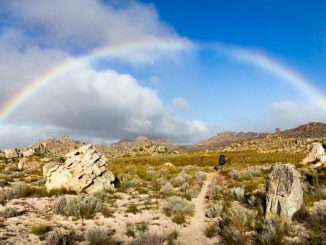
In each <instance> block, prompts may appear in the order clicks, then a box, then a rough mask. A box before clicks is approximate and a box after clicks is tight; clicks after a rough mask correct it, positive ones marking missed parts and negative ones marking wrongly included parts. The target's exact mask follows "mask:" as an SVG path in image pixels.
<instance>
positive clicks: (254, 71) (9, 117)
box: [0, 0, 326, 149]
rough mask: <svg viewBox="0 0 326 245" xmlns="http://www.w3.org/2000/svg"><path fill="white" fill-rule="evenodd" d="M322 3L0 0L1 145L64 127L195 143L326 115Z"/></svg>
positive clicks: (90, 134)
mask: <svg viewBox="0 0 326 245" xmlns="http://www.w3.org/2000/svg"><path fill="white" fill-rule="evenodd" d="M325 10H326V3H325V2H324V1H319V0H315V1H313V2H312V1H303V0H297V1H292V0H289V1H279V0H274V1H269V0H264V1H261V0H250V1H240V0H238V1H235V0H228V1H222V0H206V1H189V0H188V1H186V0H177V1H166V0H165V1H163V0H162V1H151V0H143V1H130V0H120V1H118V0H70V1H65V0H57V1H51V0H30V1H24V0H11V1H6V0H0V85H1V89H0V148H2V149H4V148H10V147H21V146H25V145H28V144H31V143H33V142H35V141H37V140H39V139H45V138H52V137H56V138H58V137H61V136H62V135H64V134H68V135H70V136H72V137H74V138H76V139H79V140H82V141H84V142H93V143H112V142H115V141H118V140H120V139H125V138H129V139H131V138H134V137H137V136H139V135H145V136H148V137H167V138H171V139H173V140H175V141H177V142H179V143H185V144H189V143H194V142H198V141H199V140H202V139H205V138H207V137H210V136H212V135H215V134H216V133H217V132H221V131H225V130H233V131H255V132H273V131H274V130H275V128H281V129H287V128H292V127H296V126H298V125H299V124H303V123H307V122H310V121H321V122H326V81H325V77H326V69H325V67H326V15H325V14H324V12H325ZM32 85H33V86H32ZM31 87H33V89H31ZM28 88H29V89H28Z"/></svg>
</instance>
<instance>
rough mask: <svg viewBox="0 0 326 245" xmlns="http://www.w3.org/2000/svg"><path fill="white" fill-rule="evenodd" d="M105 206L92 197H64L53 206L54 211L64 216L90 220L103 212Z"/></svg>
mask: <svg viewBox="0 0 326 245" xmlns="http://www.w3.org/2000/svg"><path fill="white" fill-rule="evenodd" d="M102 208H103V204H102V203H101V202H100V200H99V199H97V198H94V197H92V196H77V197H75V196H63V197H61V198H60V199H59V200H58V201H57V202H56V203H55V205H54V206H53V211H54V212H55V213H57V214H61V215H64V216H74V217H76V218H86V219H90V218H92V217H94V216H95V214H96V213H98V212H100V211H102Z"/></svg>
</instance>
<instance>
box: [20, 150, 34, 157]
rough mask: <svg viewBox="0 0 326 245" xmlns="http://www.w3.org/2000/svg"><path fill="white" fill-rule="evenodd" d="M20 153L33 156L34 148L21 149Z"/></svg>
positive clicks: (24, 155)
mask: <svg viewBox="0 0 326 245" xmlns="http://www.w3.org/2000/svg"><path fill="white" fill-rule="evenodd" d="M20 153H21V155H22V156H23V157H31V156H33V155H34V154H35V150H34V149H28V150H25V151H21V152H20Z"/></svg>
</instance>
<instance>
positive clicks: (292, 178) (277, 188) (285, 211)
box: [265, 163, 303, 220]
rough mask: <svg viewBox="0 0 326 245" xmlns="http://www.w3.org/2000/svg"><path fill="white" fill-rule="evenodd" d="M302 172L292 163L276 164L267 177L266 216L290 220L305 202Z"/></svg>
mask: <svg viewBox="0 0 326 245" xmlns="http://www.w3.org/2000/svg"><path fill="white" fill-rule="evenodd" d="M300 177H301V175H300V173H299V172H298V171H297V170H296V169H295V167H294V166H293V165H292V164H289V163H288V164H275V165H273V166H272V167H271V169H270V172H269V175H268V177H267V179H266V213H265V214H266V218H270V217H275V216H280V217H283V218H286V219H288V220H291V219H292V216H293V214H294V213H295V212H296V211H298V210H299V209H300V208H301V206H302V204H303V191H302V186H301V182H300Z"/></svg>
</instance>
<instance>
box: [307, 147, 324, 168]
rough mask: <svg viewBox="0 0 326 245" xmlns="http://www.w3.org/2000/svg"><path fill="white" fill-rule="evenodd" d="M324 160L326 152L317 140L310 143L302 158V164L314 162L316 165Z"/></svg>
mask: <svg viewBox="0 0 326 245" xmlns="http://www.w3.org/2000/svg"><path fill="white" fill-rule="evenodd" d="M325 162H326V154H325V149H324V147H323V145H322V144H321V143H319V142H315V143H313V144H312V147H311V151H310V153H309V154H308V156H307V157H306V158H305V159H303V160H302V164H314V165H316V166H318V165H320V164H321V163H325Z"/></svg>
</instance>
